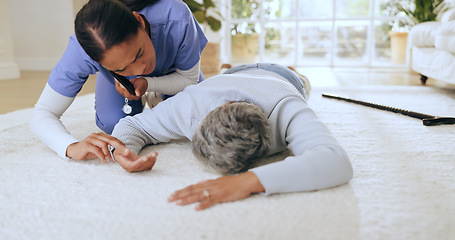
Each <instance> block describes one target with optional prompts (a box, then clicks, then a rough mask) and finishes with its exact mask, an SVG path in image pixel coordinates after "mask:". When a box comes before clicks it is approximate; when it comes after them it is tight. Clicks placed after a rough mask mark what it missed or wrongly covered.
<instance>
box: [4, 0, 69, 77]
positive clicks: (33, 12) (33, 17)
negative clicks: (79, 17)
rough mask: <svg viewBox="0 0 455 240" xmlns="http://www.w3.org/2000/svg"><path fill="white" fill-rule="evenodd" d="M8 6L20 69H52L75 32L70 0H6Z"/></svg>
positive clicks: (15, 52) (16, 57)
mask: <svg viewBox="0 0 455 240" xmlns="http://www.w3.org/2000/svg"><path fill="white" fill-rule="evenodd" d="M2 1H4V0H2ZM9 7H10V20H11V21H10V23H11V32H12V38H13V42H14V48H13V50H14V55H15V59H16V62H17V63H18V64H19V68H20V69H21V70H46V71H48V70H51V69H52V68H53V67H54V66H55V64H56V63H57V62H58V60H59V59H60V57H61V56H62V54H63V52H64V51H65V49H66V45H67V43H68V39H69V37H70V35H71V34H73V32H74V27H73V21H74V15H73V2H72V0H39V1H34V0H9Z"/></svg>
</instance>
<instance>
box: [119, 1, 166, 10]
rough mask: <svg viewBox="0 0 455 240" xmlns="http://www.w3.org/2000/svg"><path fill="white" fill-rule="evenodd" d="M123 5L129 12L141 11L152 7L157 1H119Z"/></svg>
mask: <svg viewBox="0 0 455 240" xmlns="http://www.w3.org/2000/svg"><path fill="white" fill-rule="evenodd" d="M119 1H120V2H122V3H123V4H125V5H126V6H127V7H128V8H129V9H131V11H136V12H138V11H141V10H142V9H144V8H145V7H147V6H150V5H153V4H154V3H156V2H158V1H159V0H119Z"/></svg>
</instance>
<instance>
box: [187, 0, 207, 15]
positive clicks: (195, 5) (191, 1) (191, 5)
mask: <svg viewBox="0 0 455 240" xmlns="http://www.w3.org/2000/svg"><path fill="white" fill-rule="evenodd" d="M183 2H184V3H186V5H188V7H189V8H190V10H191V12H193V13H194V12H196V11H202V7H203V6H202V4H200V3H198V2H196V1H194V0H183Z"/></svg>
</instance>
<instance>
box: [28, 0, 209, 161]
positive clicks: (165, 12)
mask: <svg viewBox="0 0 455 240" xmlns="http://www.w3.org/2000/svg"><path fill="white" fill-rule="evenodd" d="M206 44H207V39H206V37H205V36H204V34H203V32H202V30H201V29H200V27H199V25H198V24H197V22H196V20H195V18H194V16H193V14H192V13H191V11H190V10H189V8H188V6H187V5H186V4H185V3H183V2H182V1H181V0H148V1H144V0H90V1H89V2H88V3H87V4H86V5H85V6H84V7H83V8H82V9H81V10H80V11H79V13H78V14H77V16H76V20H75V35H72V36H71V37H70V40H69V43H68V46H67V49H66V51H65V52H64V54H63V56H62V58H61V59H60V61H59V62H58V63H57V65H56V66H55V67H54V69H53V70H52V72H51V74H50V76H49V80H48V82H47V84H46V86H45V88H44V90H43V92H42V94H41V97H40V98H39V100H38V102H37V103H36V105H35V109H34V111H33V114H32V118H31V121H30V126H31V129H32V131H33V132H34V133H35V134H36V135H37V136H38V137H39V138H40V139H41V141H43V142H44V143H45V144H46V145H47V146H49V147H50V148H51V149H52V150H54V151H55V152H56V153H57V154H58V155H60V156H61V157H63V158H71V159H76V160H83V159H94V158H100V159H101V160H102V161H103V162H106V158H110V154H109V151H108V148H107V147H108V146H107V141H109V139H111V138H112V137H110V136H109V135H107V134H110V133H111V132H112V130H113V128H114V126H115V124H116V123H117V122H118V121H119V120H120V119H121V118H123V117H125V116H128V115H135V114H137V113H140V112H142V110H143V109H144V103H143V101H142V99H145V98H146V95H145V93H147V98H152V100H151V102H153V98H156V97H158V98H160V96H161V94H166V95H163V96H164V98H166V96H167V95H174V94H176V93H178V92H180V91H182V90H183V89H184V88H185V87H186V86H188V85H192V84H196V83H197V82H199V81H202V80H203V75H202V73H201V72H200V67H199V66H200V55H201V52H202V50H203V49H204V47H205V45H206ZM109 71H112V72H115V73H117V74H119V75H122V76H126V77H127V78H128V79H130V82H131V83H132V84H133V85H134V87H135V94H134V95H133V94H130V93H129V92H128V91H127V90H126V89H125V88H124V87H123V86H122V85H121V84H120V83H119V82H118V80H116V79H115V78H114V77H113V76H112V74H111V73H110V72H109ZM91 74H97V78H96V90H95V111H96V124H97V126H98V127H99V128H100V129H101V130H103V131H104V132H105V133H92V134H91V135H89V136H88V137H86V138H85V139H84V140H82V141H80V140H78V139H77V138H75V137H74V136H72V135H71V134H70V133H69V132H68V131H67V130H66V128H65V126H64V125H63V123H62V122H61V120H60V117H61V115H62V114H63V113H64V112H65V111H66V110H67V109H68V107H69V106H70V105H71V103H72V102H73V100H74V99H75V97H76V95H77V94H78V93H79V91H80V90H81V88H82V86H83V85H84V84H85V82H86V81H87V79H88V77H89V75H91ZM155 100H156V99H155ZM158 101H159V100H158ZM154 104H156V101H155V103H154ZM149 105H152V104H149ZM152 106H153V105H152ZM152 106H151V107H152ZM106 133H107V134H106Z"/></svg>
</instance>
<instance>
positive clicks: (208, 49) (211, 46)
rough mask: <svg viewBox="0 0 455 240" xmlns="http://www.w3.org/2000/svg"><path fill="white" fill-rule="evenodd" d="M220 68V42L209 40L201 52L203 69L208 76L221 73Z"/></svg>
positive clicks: (206, 76) (205, 75)
mask: <svg viewBox="0 0 455 240" xmlns="http://www.w3.org/2000/svg"><path fill="white" fill-rule="evenodd" d="M220 70H221V58H220V43H211V42H208V43H207V45H206V46H205V48H204V50H203V51H202V54H201V71H202V73H203V74H204V77H205V78H208V77H211V76H214V75H217V74H219V73H220Z"/></svg>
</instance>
